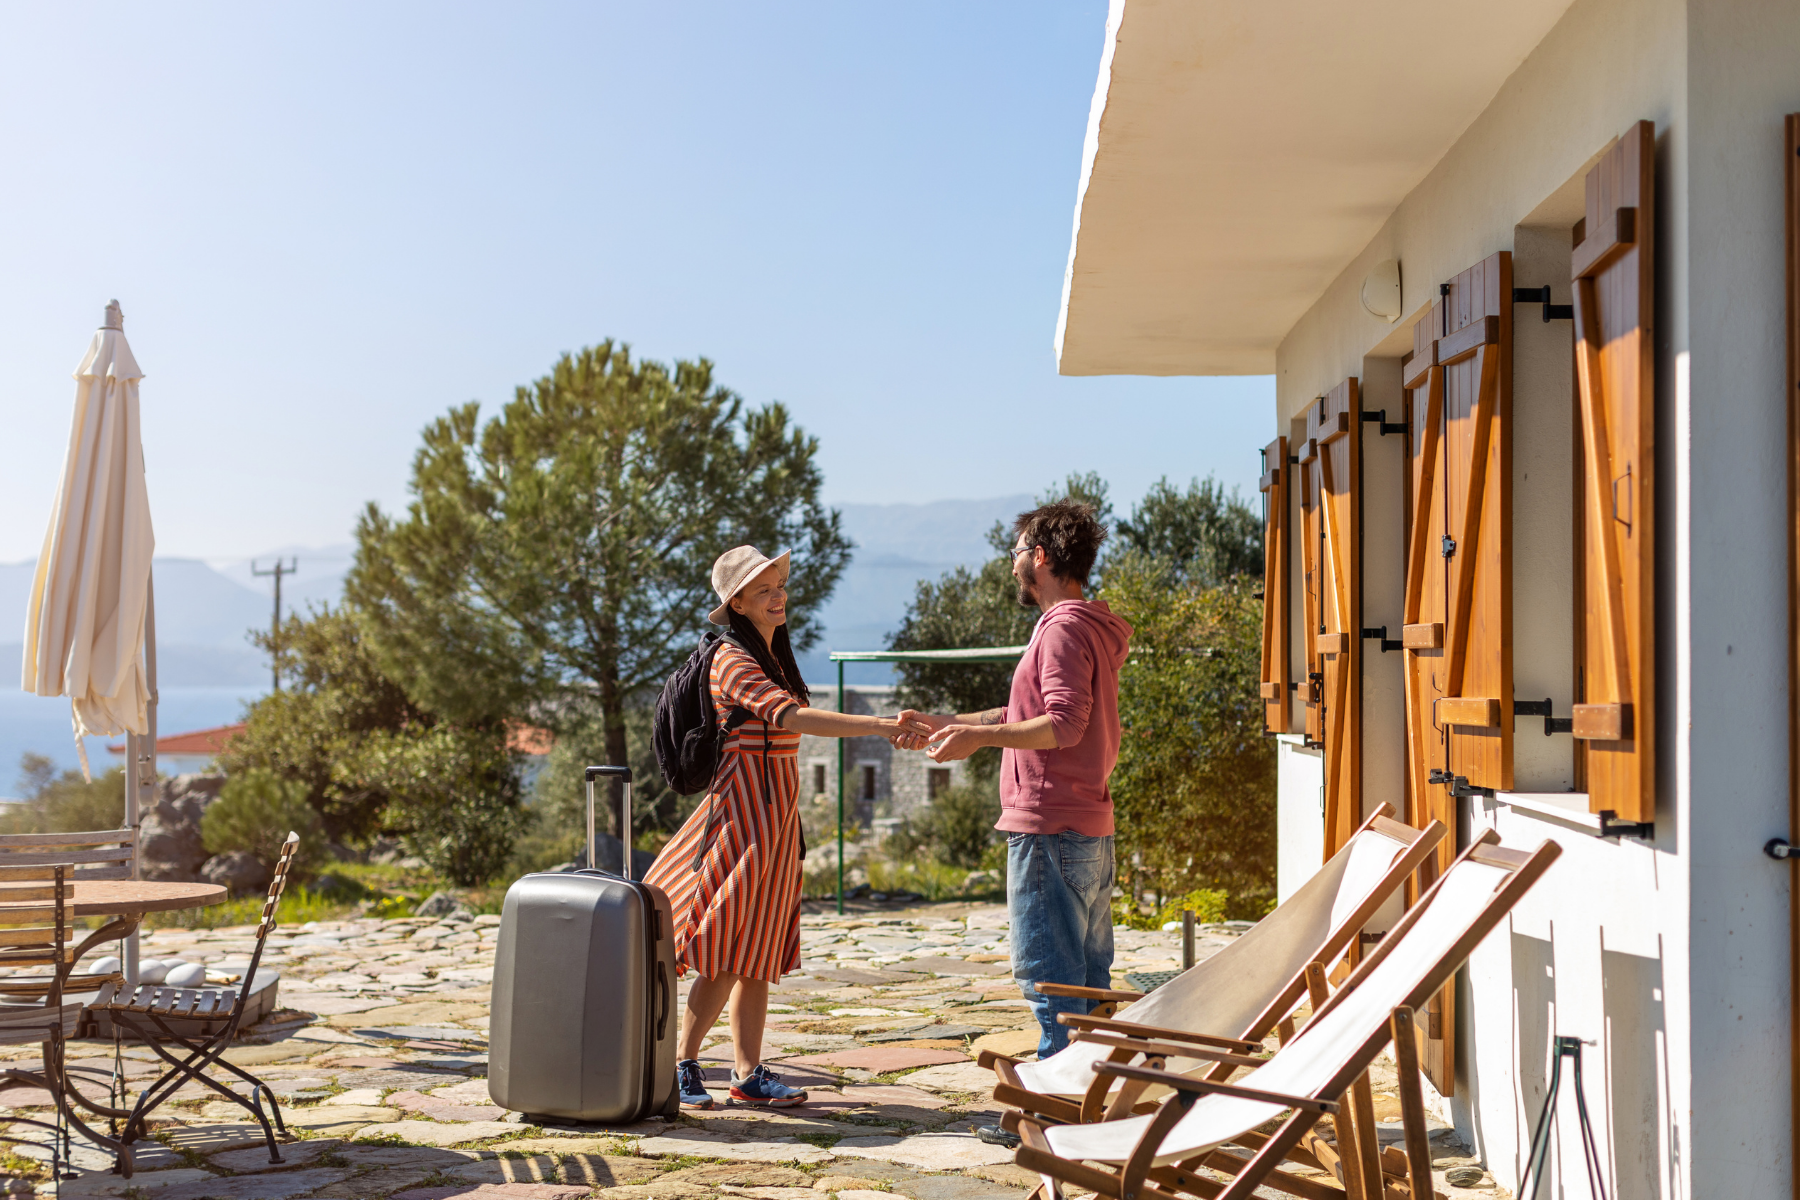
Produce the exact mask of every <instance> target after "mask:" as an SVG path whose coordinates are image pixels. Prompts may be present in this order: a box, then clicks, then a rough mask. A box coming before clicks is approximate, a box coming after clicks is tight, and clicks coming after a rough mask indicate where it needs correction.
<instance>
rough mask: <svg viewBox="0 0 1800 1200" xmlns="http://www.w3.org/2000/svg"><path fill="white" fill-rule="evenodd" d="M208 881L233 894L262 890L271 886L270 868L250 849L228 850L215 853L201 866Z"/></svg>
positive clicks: (201, 874)
mask: <svg viewBox="0 0 1800 1200" xmlns="http://www.w3.org/2000/svg"><path fill="white" fill-rule="evenodd" d="M200 876H201V878H202V879H204V880H205V881H206V882H207V883H213V884H218V885H219V886H220V887H223V888H225V889H226V890H228V891H230V892H231V894H232V895H234V896H235V895H239V894H241V893H244V892H260V891H262V890H263V889H264V888H266V887H268V886H269V868H268V867H267V866H266V865H265V864H264V863H263V861H262V860H261V859H259V858H257V857H256V855H254V854H252V853H250V852H249V851H248V850H227V851H226V852H225V853H223V854H215V855H214V856H213V857H211V858H209V859H207V860H206V862H205V863H204V864H202V866H201V867H200Z"/></svg>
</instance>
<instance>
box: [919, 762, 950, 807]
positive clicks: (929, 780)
mask: <svg viewBox="0 0 1800 1200" xmlns="http://www.w3.org/2000/svg"><path fill="white" fill-rule="evenodd" d="M949 790H950V768H949V767H932V768H931V769H930V770H928V771H927V772H926V773H925V798H926V799H928V800H936V799H937V798H938V796H939V795H941V794H942V793H944V792H947V791H949Z"/></svg>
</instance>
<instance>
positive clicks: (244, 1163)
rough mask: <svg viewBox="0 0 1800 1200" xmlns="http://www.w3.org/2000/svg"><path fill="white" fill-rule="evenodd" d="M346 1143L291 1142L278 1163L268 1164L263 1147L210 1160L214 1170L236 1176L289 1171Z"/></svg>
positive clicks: (285, 1147)
mask: <svg viewBox="0 0 1800 1200" xmlns="http://www.w3.org/2000/svg"><path fill="white" fill-rule="evenodd" d="M342 1144H343V1143H342V1142H339V1141H338V1140H336V1139H335V1138H314V1139H312V1140H310V1141H305V1142H288V1143H284V1144H283V1145H282V1147H281V1159H282V1161H280V1162H278V1163H272V1162H270V1161H269V1151H268V1149H267V1148H266V1147H263V1146H247V1147H245V1148H244V1149H242V1150H227V1151H225V1153H223V1154H215V1155H213V1156H212V1157H211V1158H210V1159H208V1160H207V1161H208V1162H210V1163H212V1164H213V1166H215V1167H223V1168H224V1169H225V1170H227V1171H230V1172H231V1173H232V1174H233V1175H260V1174H262V1173H263V1172H265V1171H286V1170H291V1169H293V1168H294V1167H303V1166H305V1165H306V1164H308V1163H310V1162H312V1161H313V1160H314V1159H315V1158H318V1157H319V1156H320V1155H321V1154H334V1153H336V1152H337V1149H338V1147H339V1146H341V1145H342Z"/></svg>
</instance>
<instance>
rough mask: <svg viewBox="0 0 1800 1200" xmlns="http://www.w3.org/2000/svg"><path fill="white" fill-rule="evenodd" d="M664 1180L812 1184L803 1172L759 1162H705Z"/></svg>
mask: <svg viewBox="0 0 1800 1200" xmlns="http://www.w3.org/2000/svg"><path fill="white" fill-rule="evenodd" d="M663 1179H665V1180H675V1181H679V1182H682V1183H694V1184H699V1185H701V1186H703V1187H721V1186H723V1185H725V1184H730V1185H732V1186H733V1187H808V1186H810V1185H811V1183H812V1180H811V1178H810V1177H809V1176H808V1175H807V1174H806V1172H804V1171H796V1170H794V1168H792V1167H776V1166H766V1165H762V1164H759V1163H708V1164H707V1165H706V1166H703V1167H687V1168H685V1169H684V1170H680V1171H670V1172H669V1173H668V1174H667V1175H664V1176H663ZM834 1190H835V1189H834Z"/></svg>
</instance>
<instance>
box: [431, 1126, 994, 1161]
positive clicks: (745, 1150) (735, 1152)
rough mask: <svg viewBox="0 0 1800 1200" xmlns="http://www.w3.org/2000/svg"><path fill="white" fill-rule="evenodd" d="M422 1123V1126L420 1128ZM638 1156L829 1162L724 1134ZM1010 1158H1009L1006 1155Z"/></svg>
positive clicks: (675, 1139)
mask: <svg viewBox="0 0 1800 1200" xmlns="http://www.w3.org/2000/svg"><path fill="white" fill-rule="evenodd" d="M422 1123H423V1122H421V1124H422ZM637 1149H638V1153H639V1154H642V1155H644V1156H646V1157H649V1158H681V1157H683V1156H684V1155H692V1156H693V1157H695V1158H724V1159H732V1160H735V1161H737V1162H763V1163H788V1162H792V1163H822V1162H830V1161H831V1155H830V1153H829V1152H827V1151H824V1150H821V1149H819V1148H818V1147H817V1146H814V1145H812V1144H810V1143H808V1142H802V1141H797V1140H795V1139H793V1138H782V1139H769V1140H767V1141H761V1140H755V1139H750V1138H734V1137H731V1136H729V1135H726V1134H717V1133H704V1132H700V1131H688V1130H684V1131H682V1132H681V1133H679V1134H665V1135H663V1136H662V1137H648V1138H644V1139H643V1140H642V1141H640V1142H638V1146H637ZM1007 1157H1008V1158H1011V1157H1012V1156H1011V1154H1008V1155H1007Z"/></svg>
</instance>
